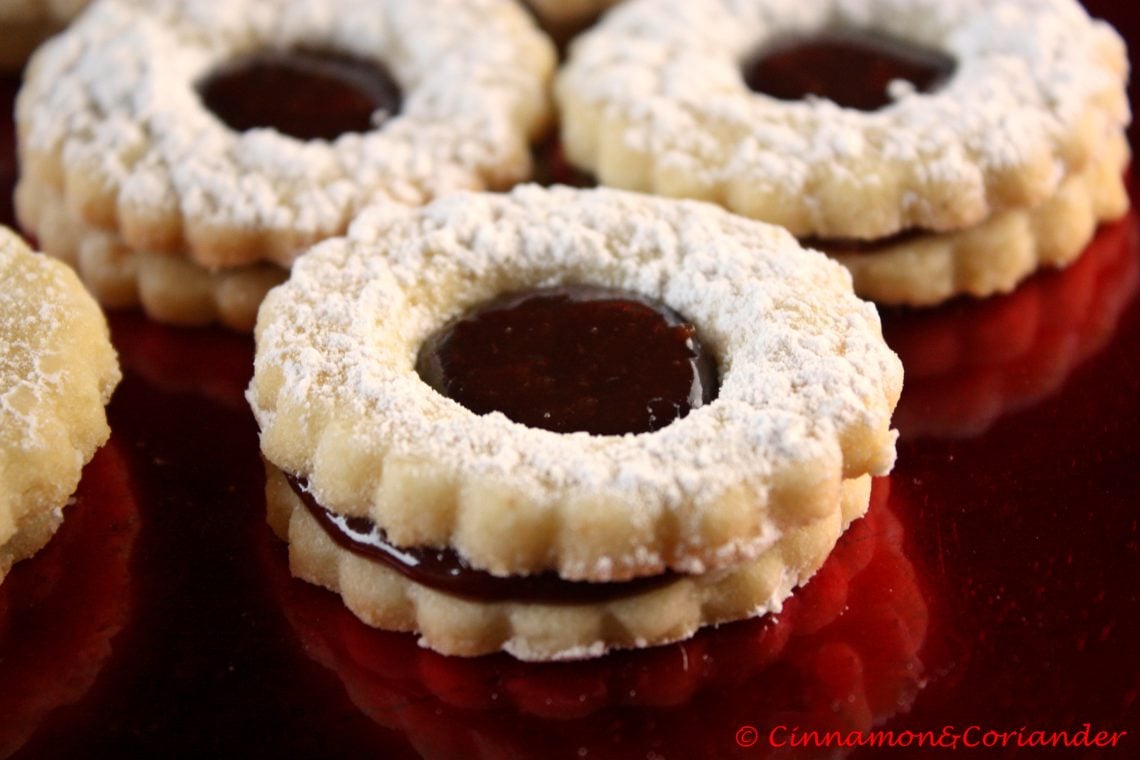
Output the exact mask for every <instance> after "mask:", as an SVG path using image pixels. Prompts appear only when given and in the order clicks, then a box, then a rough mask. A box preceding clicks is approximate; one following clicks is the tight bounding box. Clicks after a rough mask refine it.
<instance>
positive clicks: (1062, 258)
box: [820, 135, 1130, 306]
mask: <svg viewBox="0 0 1140 760" xmlns="http://www.w3.org/2000/svg"><path fill="white" fill-rule="evenodd" d="M1102 153H1103V155H1102V156H1100V157H1098V158H1097V159H1095V160H1094V161H1093V162H1092V163H1090V164H1089V165H1088V166H1086V167H1085V168H1084V169H1083V170H1082V171H1081V172H1080V173H1078V174H1074V175H1071V176H1069V177H1066V178H1065V180H1064V182H1062V183H1061V185H1060V186H1059V187H1058V188H1057V190H1056V192H1054V193H1053V195H1051V196H1050V197H1049V198H1047V199H1046V200H1045V201H1043V202H1042V203H1040V204H1039V205H1037V206H1034V207H1032V208H1027V209H1010V210H1008V211H1003V212H999V213H997V214H995V215H994V216H992V217H990V218H989V219H986V220H985V221H984V222H982V223H981V224H979V225H977V226H975V227H971V228H969V229H965V230H957V231H953V232H944V233H941V234H931V235H920V236H917V237H915V238H908V239H907V240H905V241H902V242H899V243H894V244H889V245H886V246H884V247H883V248H881V249H875V250H870V251H864V252H859V253H843V252H842V251H841V250H838V249H829V248H828V246H827V245H826V244H821V245H820V249H821V250H823V251H824V252H825V253H827V254H828V255H829V256H831V257H832V258H833V259H835V260H836V261H838V262H839V263H840V264H842V265H843V266H845V267H847V269H848V270H849V271H850V272H851V276H852V278H853V280H854V283H855V292H856V293H857V294H858V295H859V296H860V297H862V298H867V299H870V300H872V301H875V302H876V303H881V304H887V305H891V306H900V305H905V306H936V305H938V304H940V303H943V302H945V301H948V300H950V299H951V298H955V297H957V296H962V295H968V296H972V297H974V298H985V297H988V296H992V295H997V294H1000V293H1008V292H1010V291H1011V290H1013V289H1014V288H1015V287H1017V285H1018V284H1020V283H1021V282H1022V281H1023V280H1024V279H1025V278H1027V277H1029V276H1030V275H1032V274H1033V273H1034V272H1036V271H1038V270H1039V269H1043V268H1046V267H1051V268H1054V269H1062V268H1064V267H1067V266H1068V265H1069V264H1072V263H1073V262H1074V261H1076V259H1077V258H1078V257H1079V256H1080V255H1081V253H1082V252H1083V251H1084V250H1085V247H1086V246H1087V245H1088V243H1089V241H1090V240H1092V238H1093V235H1094V234H1096V230H1097V226H1098V225H1099V224H1101V223H1103V222H1108V221H1112V220H1115V219H1119V218H1120V217H1121V216H1123V215H1124V214H1125V213H1127V212H1128V207H1129V199H1128V190H1127V188H1126V187H1125V182H1124V171H1125V169H1126V167H1127V166H1128V162H1129V159H1130V151H1129V149H1128V142H1127V140H1126V139H1125V137H1124V136H1123V135H1116V136H1115V137H1114V138H1113V139H1111V140H1110V141H1109V143H1108V144H1107V145H1106V146H1105V149H1104V150H1103V151H1102Z"/></svg>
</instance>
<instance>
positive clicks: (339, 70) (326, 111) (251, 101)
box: [198, 50, 402, 140]
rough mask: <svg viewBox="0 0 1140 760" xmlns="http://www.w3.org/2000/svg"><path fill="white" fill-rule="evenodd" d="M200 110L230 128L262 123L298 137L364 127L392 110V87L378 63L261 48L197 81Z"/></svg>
mask: <svg viewBox="0 0 1140 760" xmlns="http://www.w3.org/2000/svg"><path fill="white" fill-rule="evenodd" d="M198 94H199V95H200V96H201V98H202V101H203V103H205V105H206V107H207V108H208V109H209V110H210V111H211V112H212V113H213V114H214V115H215V116H217V117H218V118H219V119H221V120H222V121H223V122H225V124H226V125H227V126H229V127H230V128H231V129H233V130H236V131H238V132H244V131H246V130H249V129H258V128H263V127H269V128H273V129H276V130H277V131H278V132H281V133H283V134H286V135H289V136H290V137H295V138H297V139H299V140H317V139H320V140H334V139H336V138H337V137H339V136H340V135H343V134H346V133H351V132H357V133H359V132H368V131H369V130H372V129H375V128H376V127H378V126H380V124H381V123H383V121H384V120H385V119H387V118H390V117H392V116H394V115H396V114H397V113H399V111H400V106H401V101H402V96H401V92H400V87H399V85H398V84H397V83H396V81H395V79H393V77H392V75H391V73H389V71H388V70H387V69H386V68H385V67H384V66H383V65H382V64H380V63H379V62H375V61H365V60H362V59H359V58H353V57H351V56H347V55H343V54H339V53H329V52H318V51H311V50H288V51H284V50H282V51H263V52H260V53H256V54H254V55H250V56H247V57H245V58H242V59H239V60H237V61H233V62H231V63H229V64H227V65H226V66H224V67H222V68H219V69H218V70H216V71H214V72H212V73H211V74H210V75H209V76H207V77H206V78H205V79H203V80H202V81H201V82H199V84H198Z"/></svg>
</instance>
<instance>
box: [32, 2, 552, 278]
mask: <svg viewBox="0 0 1140 760" xmlns="http://www.w3.org/2000/svg"><path fill="white" fill-rule="evenodd" d="M474 28H478V29H479V33H478V34H472V33H471V30H472V29H474ZM291 48H306V49H317V50H331V51H335V52H340V53H345V54H351V55H356V56H359V57H362V58H365V59H373V60H379V61H380V62H381V63H383V64H384V65H386V66H387V67H389V69H390V70H391V72H392V74H393V75H394V77H395V78H396V80H397V81H398V82H399V83H400V85H401V87H402V89H403V90H404V99H403V107H402V111H401V113H400V114H399V115H398V116H395V117H393V118H391V119H388V120H387V122H386V123H385V124H384V125H383V127H382V128H380V129H377V130H374V131H371V132H367V133H363V134H347V135H343V136H341V137H340V138H338V139H337V140H335V141H333V142H331V143H330V142H325V141H309V142H300V141H298V140H295V139H293V138H290V137H287V136H284V135H281V134H279V133H277V132H276V131H274V130H265V129H262V130H251V131H248V132H244V133H236V132H233V131H232V130H230V129H228V128H227V127H225V126H224V125H223V124H222V123H221V122H220V121H219V120H218V119H217V118H216V117H215V116H214V115H213V114H211V113H210V112H209V111H207V110H206V109H205V108H204V107H203V105H202V103H201V101H200V99H199V97H198V94H197V92H196V91H195V84H196V83H197V82H198V81H200V80H201V79H202V78H203V77H205V76H207V75H208V74H209V73H210V72H211V71H213V70H215V69H216V68H218V67H219V66H222V65H224V64H226V63H228V62H230V61H232V60H235V59H237V58H240V57H241V56H243V55H247V54H250V53H254V52H257V51H259V50H264V49H291ZM552 65H553V53H552V51H551V48H550V45H549V43H548V42H547V41H546V40H545V39H544V38H543V37H542V36H541V35H540V34H539V33H538V32H537V30H535V29H534V28H533V26H532V25H531V24H530V22H529V21H528V19H527V18H526V16H525V14H524V13H523V12H522V11H521V10H520V9H518V8H517V7H516V6H514V4H513V3H510V2H508V0H476V1H474V2H472V1H471V0H462V1H460V0H453V1H451V2H433V3H407V2H402V1H401V0H366V1H365V2H361V0H300V1H298V0H290V1H288V2H285V1H284V0H235V1H233V2H226V3H219V2H214V0H188V1H182V0H179V1H178V2H176V1H175V0H146V2H143V1H142V0H107V2H102V3H99V4H97V5H96V6H95V7H92V8H91V9H90V11H89V12H88V13H86V14H84V16H83V17H82V18H81V19H80V20H79V21H78V22H77V23H76V24H75V25H73V26H72V28H71V29H69V30H68V32H67V33H65V34H64V35H62V36H61V37H60V38H59V39H57V40H55V41H54V42H52V43H51V44H50V45H48V46H47V48H46V49H45V50H44V51H43V52H42V53H41V54H39V55H38V56H37V57H36V60H35V62H34V63H33V64H32V66H31V69H30V72H29V76H28V84H27V86H26V88H25V91H24V92H23V93H21V97H20V100H19V107H18V114H19V122H20V126H21V130H20V133H21V136H22V138H23V139H22V143H21V154H22V156H24V157H25V159H28V158H33V159H36V160H32V161H27V160H26V161H25V163H28V164H31V165H34V166H38V165H40V164H41V163H43V162H44V161H48V162H49V164H50V162H52V161H54V162H56V163H57V164H59V167H60V168H59V172H60V173H61V174H64V175H65V178H66V179H67V186H66V188H64V189H65V190H66V192H67V193H68V196H69V198H68V200H69V202H70V203H71V205H72V207H74V208H78V209H85V210H87V211H88V218H87V221H88V222H90V223H96V224H103V225H104V226H114V225H115V224H116V223H119V224H122V222H123V221H124V220H125V221H127V222H130V223H128V224H122V227H123V229H122V230H121V232H122V233H123V234H124V235H125V236H126V238H127V242H128V243H129V244H131V245H137V244H138V243H139V242H140V241H145V242H147V243H151V244H153V241H154V239H162V240H168V239H170V238H173V240H169V243H168V244H170V245H172V246H173V247H174V248H178V249H181V248H186V247H189V248H190V249H191V254H192V255H193V257H194V258H195V259H196V260H198V261H199V262H200V263H203V264H206V265H211V266H217V265H227V266H228V265H235V264H238V263H249V262H251V261H253V260H257V259H260V258H269V259H273V260H275V261H278V263H283V264H287V263H289V262H290V261H291V260H292V258H293V257H294V256H295V255H296V253H297V252H298V250H299V249H300V248H302V247H303V246H304V245H305V244H306V243H311V242H313V241H315V240H318V239H320V238H322V237H327V236H330V235H333V234H336V233H338V232H343V230H344V228H345V226H346V225H347V221H348V219H349V218H350V216H351V215H352V213H353V212H355V211H356V210H357V209H358V208H359V207H361V206H362V205H364V204H366V203H368V202H373V201H378V200H386V201H389V202H395V203H403V204H419V203H423V202H425V201H426V200H428V199H430V198H431V197H434V196H435V195H437V194H441V193H445V192H448V191H451V190H455V189H458V188H472V189H483V188H485V187H498V186H502V185H504V184H509V183H510V182H513V181H517V180H518V179H521V178H523V177H525V176H526V174H527V172H528V171H529V158H528V152H527V148H526V146H527V140H528V138H529V137H530V136H531V135H532V133H533V132H534V131H535V130H537V129H539V128H541V126H542V125H543V123H544V122H545V120H546V118H547V115H548V109H547V97H546V92H545V90H546V82H547V79H548V77H549V75H550V71H551V68H552ZM64 168H65V169H64ZM136 204H142V205H143V209H142V211H139V210H136V209H137V207H136ZM104 207H110V210H109V211H108V210H107V209H106V208H104ZM92 209H96V210H92ZM98 209H102V210H98ZM103 216H107V217H110V218H109V219H108V218H102V217H103ZM151 217H157V218H156V219H152V218H151ZM172 217H173V219H172ZM179 217H180V218H181V219H180V220H179ZM179 225H181V226H183V227H185V229H184V231H183V233H182V236H184V237H185V239H181V237H180V236H179V235H176V234H171V233H170V228H171V227H174V228H175V229H176V230H177V228H178V226H179ZM138 228H141V229H142V232H139V229H138ZM218 229H222V230H225V229H234V230H237V231H239V232H241V231H245V232H246V233H248V231H250V230H254V231H262V232H263V233H264V237H265V238H266V240H264V241H263V242H262V244H261V245H256V244H254V245H250V246H249V250H243V251H240V252H238V253H234V252H232V251H225V252H224V253H219V252H218V251H216V250H212V247H216V244H215V242H214V238H213V237H212V235H211V232H212V231H215V230H218ZM156 230H158V231H157V232H156ZM132 235H133V236H135V237H136V238H138V239H137V240H136V239H132ZM142 247H147V246H142Z"/></svg>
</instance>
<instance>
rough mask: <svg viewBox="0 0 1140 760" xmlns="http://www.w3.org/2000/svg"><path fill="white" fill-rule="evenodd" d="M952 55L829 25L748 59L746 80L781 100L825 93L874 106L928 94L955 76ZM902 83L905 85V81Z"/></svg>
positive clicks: (844, 102)
mask: <svg viewBox="0 0 1140 760" xmlns="http://www.w3.org/2000/svg"><path fill="white" fill-rule="evenodd" d="M956 67H957V65H956V63H955V61H954V59H953V58H952V57H950V56H948V55H946V54H945V53H942V52H939V51H937V50H931V49H929V48H925V47H922V46H920V45H916V44H914V43H912V42H909V41H906V40H901V39H898V38H895V37H890V36H887V35H884V34H881V33H878V32H870V31H861V30H855V29H833V30H826V31H822V32H819V33H815V34H809V35H797V36H791V37H786V38H784V39H782V40H779V41H777V42H775V43H774V44H772V45H769V46H766V47H764V48H762V49H761V50H759V51H757V52H756V53H755V54H753V55H752V56H750V57H749V58H747V59H746V60H745V62H744V66H743V75H744V81H745V83H746V84H747V85H748V86H749V87H750V88H751V89H752V90H753V91H755V92H759V93H762V94H764V95H770V96H772V97H774V98H778V99H780V100H803V99H804V98H807V97H819V98H827V99H828V100H831V101H833V102H835V103H837V104H839V105H841V106H843V107H845V108H854V109H857V110H860V111H877V110H879V109H880V108H883V107H884V106H888V105H890V104H891V103H892V102H894V100H895V99H896V97H897V96H898V95H899V94H900V93H905V92H908V91H911V90H913V91H917V92H924V93H930V92H934V91H936V90H937V89H939V88H940V87H942V86H943V85H944V84H945V83H946V82H947V81H948V80H949V79H950V77H951V76H952V75H953V73H954V71H955V69H956ZM904 83H905V84H904Z"/></svg>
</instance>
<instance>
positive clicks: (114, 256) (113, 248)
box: [15, 178, 288, 332]
mask: <svg viewBox="0 0 1140 760" xmlns="http://www.w3.org/2000/svg"><path fill="white" fill-rule="evenodd" d="M15 200H16V215H17V217H18V218H19V220H20V225H21V226H22V227H23V228H24V229H26V230H29V231H31V232H32V233H33V234H34V235H35V236H36V238H37V240H38V242H39V244H40V246H41V247H42V248H43V251H44V253H47V254H50V255H51V256H54V257H56V258H58V259H61V260H62V261H65V262H67V263H68V264H70V265H71V266H72V267H74V268H75V270H76V272H78V273H79V277H80V279H81V280H83V284H84V285H86V286H87V289H88V290H89V291H90V292H91V294H92V295H94V296H95V300H97V301H98V302H99V303H101V304H102V305H103V306H105V307H107V308H110V309H122V308H141V309H142V311H143V312H144V313H145V314H146V315H147V316H148V317H150V318H151V319H154V320H157V321H159V322H165V323H169V324H175V325H204V324H210V323H213V322H219V323H221V324H223V325H226V326H227V327H231V328H233V329H235V330H240V331H244V332H248V331H250V330H252V329H253V324H254V321H255V320H256V319H257V308H258V306H260V305H261V300H262V299H263V298H264V297H265V294H266V293H268V292H269V290H270V288H272V287H274V286H275V285H279V284H280V283H282V282H284V280H285V278H286V277H287V276H288V271H287V270H286V269H284V268H282V267H280V266H277V265H276V264H251V265H248V266H240V267H230V268H225V269H218V270H214V271H211V270H209V269H206V268H204V267H202V266H199V265H198V264H195V263H194V262H192V261H189V260H188V259H185V258H182V257H179V256H170V255H167V254H162V253H153V252H149V251H135V250H133V249H131V248H130V247H129V246H127V245H126V244H125V243H123V241H122V240H121V239H120V238H119V236H118V235H117V234H115V233H113V232H106V231H103V230H100V229H97V228H95V227H91V226H89V225H87V224H85V223H84V222H82V221H81V220H80V219H78V218H77V217H76V216H75V215H74V214H72V213H71V212H70V211H69V210H68V209H67V208H66V207H65V206H64V203H63V198H62V196H61V195H60V194H59V193H58V192H53V191H52V190H51V189H49V188H46V187H44V186H42V185H40V184H39V183H38V182H36V181H34V180H32V179H29V178H24V180H22V181H21V182H20V184H19V185H18V187H17V188H16V197H15Z"/></svg>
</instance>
